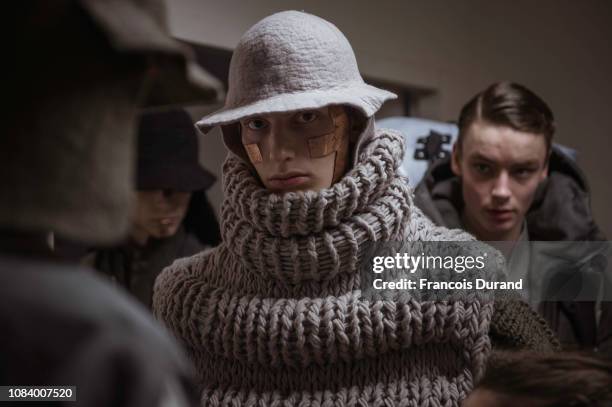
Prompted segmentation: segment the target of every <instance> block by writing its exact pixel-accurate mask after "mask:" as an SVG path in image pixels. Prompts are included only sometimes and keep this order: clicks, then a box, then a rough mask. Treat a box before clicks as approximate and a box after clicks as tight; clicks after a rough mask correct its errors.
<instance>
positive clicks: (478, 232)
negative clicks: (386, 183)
mask: <svg viewBox="0 0 612 407" xmlns="http://www.w3.org/2000/svg"><path fill="white" fill-rule="evenodd" d="M458 126H459V136H458V139H457V142H456V143H455V145H454V146H453V151H452V154H451V157H450V158H448V159H443V160H440V161H438V162H436V163H434V164H433V165H432V167H431V168H430V169H429V171H428V172H427V174H426V175H425V176H424V178H423V180H422V181H421V182H420V183H419V185H418V186H417V188H416V191H415V202H416V204H417V205H418V206H419V207H420V208H421V209H422V210H423V212H424V213H425V214H426V215H427V216H428V217H429V218H430V219H432V220H433V221H434V223H436V224H438V225H443V226H447V227H454V228H463V229H465V230H467V231H468V232H470V233H472V234H473V235H474V236H476V237H477V238H478V239H479V240H483V241H487V242H489V243H490V244H492V245H494V246H496V247H498V248H500V250H502V251H503V252H504V253H505V254H506V256H507V258H508V269H509V278H510V280H518V279H522V280H523V282H524V284H525V289H524V290H523V292H522V293H523V294H524V296H525V300H526V301H529V302H530V303H531V304H532V306H533V307H534V308H535V309H537V310H538V311H539V312H540V314H541V315H542V316H543V317H544V318H545V319H546V320H547V322H548V324H549V325H550V327H551V328H552V329H553V331H555V333H556V334H557V335H558V337H559V339H560V340H561V343H562V345H563V347H564V348H566V349H576V348H582V349H589V350H593V349H597V350H600V351H602V352H605V353H609V354H611V355H612V308H611V307H610V305H612V303H610V302H608V301H600V300H601V299H602V295H601V293H602V291H603V290H604V289H605V290H608V291H606V293H607V294H605V295H607V297H609V296H610V293H609V276H607V275H606V273H605V270H606V268H607V262H608V259H606V255H605V254H602V253H605V250H606V247H607V250H608V252H609V246H607V245H606V243H605V242H603V240H604V236H603V234H602V232H601V230H600V229H599V227H598V226H597V224H596V223H595V220H594V219H593V214H592V211H591V206H590V191H589V186H588V183H587V180H586V177H585V176H584V174H583V173H582V171H581V170H580V168H579V167H578V166H577V164H576V163H575V162H574V160H573V159H572V158H570V157H569V156H568V155H566V154H565V153H564V152H563V151H562V150H561V149H559V148H558V147H556V146H554V145H553V143H552V140H553V136H554V133H555V123H554V117H553V113H552V111H551V109H550V108H549V106H548V105H547V104H546V102H544V101H543V100H542V99H541V98H540V97H539V96H538V95H536V94H535V93H533V92H532V91H531V90H529V89H527V88H526V87H524V86H522V85H519V84H516V83H511V82H499V83H495V84H492V85H491V86H489V87H487V88H486V89H485V90H483V91H481V92H479V93H478V94H477V95H475V96H474V97H473V98H472V99H471V100H470V101H469V102H468V103H466V105H465V106H464V107H463V109H462V110H461V113H460V116H459V123H458ZM577 242H580V243H577ZM589 286H590V287H591V292H588V291H587V288H588V287H589ZM581 288H584V291H583V292H586V294H584V295H583V297H582V300H580V301H573V299H574V298H580V297H578V295H577V292H580V291H581ZM603 299H610V298H606V297H604V298H603Z"/></svg>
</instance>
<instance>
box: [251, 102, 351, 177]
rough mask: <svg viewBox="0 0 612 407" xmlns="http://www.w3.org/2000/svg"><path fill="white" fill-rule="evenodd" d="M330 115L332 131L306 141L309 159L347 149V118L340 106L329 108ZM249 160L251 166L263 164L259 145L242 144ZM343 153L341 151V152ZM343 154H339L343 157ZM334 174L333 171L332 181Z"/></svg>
mask: <svg viewBox="0 0 612 407" xmlns="http://www.w3.org/2000/svg"><path fill="white" fill-rule="evenodd" d="M330 115H331V117H332V120H333V123H334V131H332V132H330V133H327V134H324V135H322V136H317V137H311V138H309V139H308V151H309V154H310V158H320V157H325V156H327V155H330V154H332V153H335V152H337V151H341V150H343V149H344V148H348V137H347V135H346V128H348V117H347V116H346V114H344V111H343V110H342V108H341V107H340V106H332V107H330ZM244 149H245V150H246V153H247V155H248V156H249V159H250V160H251V162H252V163H253V164H258V163H261V162H263V156H262V154H261V150H260V149H259V145H258V144H257V143H251V144H244ZM342 152H343V151H342ZM344 155H345V154H340V156H342V157H344ZM334 167H335V168H334V170H335V169H336V168H344V162H341V163H338V162H336V163H335V165H334ZM335 178H336V174H335V171H334V179H335Z"/></svg>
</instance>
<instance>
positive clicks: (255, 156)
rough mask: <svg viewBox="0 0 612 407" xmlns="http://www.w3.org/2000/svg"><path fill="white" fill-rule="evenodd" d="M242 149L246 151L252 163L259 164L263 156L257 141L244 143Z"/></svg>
mask: <svg viewBox="0 0 612 407" xmlns="http://www.w3.org/2000/svg"><path fill="white" fill-rule="evenodd" d="M244 149H245V150H246V153H247V155H248V156H249V159H250V160H251V162H252V163H253V164H259V163H260V162H262V161H263V157H262V155H261V151H260V150H259V146H258V145H257V143H253V144H245V145H244Z"/></svg>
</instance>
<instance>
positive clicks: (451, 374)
mask: <svg viewBox="0 0 612 407" xmlns="http://www.w3.org/2000/svg"><path fill="white" fill-rule="evenodd" d="M369 129H370V131H372V130H371V129H372V127H369ZM365 140H367V142H366V143H365V145H364V146H363V148H362V149H361V150H360V153H359V157H358V159H357V165H356V166H355V167H354V168H353V169H352V170H351V171H349V173H348V174H347V175H346V176H345V177H344V178H343V179H342V180H340V181H339V182H338V183H337V184H334V185H333V186H332V187H331V188H329V189H325V190H322V191H320V192H313V191H307V192H300V193H287V194H284V195H277V194H273V193H271V192H269V191H267V190H265V189H264V188H263V187H262V186H261V185H260V183H259V181H258V180H257V179H256V178H255V177H254V176H253V175H252V174H251V173H250V171H249V167H248V166H247V165H246V164H245V163H244V162H242V161H241V160H240V159H238V158H237V157H235V156H233V155H230V157H229V158H228V159H227V161H226V163H225V165H224V168H223V173H224V192H225V201H224V203H223V208H222V234H223V242H224V243H223V244H221V245H220V246H218V247H217V248H215V249H213V250H211V251H208V252H204V253H201V254H198V255H196V256H194V257H191V258H188V259H182V260H178V261H176V262H175V263H174V264H173V265H172V266H170V267H169V268H167V269H165V270H164V272H163V273H162V274H161V276H160V277H159V278H158V280H157V284H156V289H155V295H154V309H155V313H156V315H157V317H158V318H160V319H161V320H163V321H164V323H165V324H166V325H167V326H168V328H169V329H170V330H171V331H173V332H174V334H175V335H176V336H177V337H179V338H181V339H182V340H183V341H184V343H185V345H186V348H187V350H188V352H189V353H190V356H191V358H192V359H193V360H194V361H195V363H196V367H197V371H198V375H199V380H200V385H201V390H202V405H205V406H209V405H210V406H220V405H236V406H255V405H257V406H268V405H296V406H297V405H299V406H319V405H332V404H333V405H338V406H353V405H362V406H365V405H406V406H425V405H427V406H442V405H444V406H456V405H459V403H460V400H462V399H463V398H464V397H465V396H466V394H467V393H468V392H469V391H470V390H471V388H472V386H473V382H474V379H475V377H476V376H478V375H479V374H480V373H481V372H482V369H483V368H484V365H485V362H486V358H487V355H488V353H489V350H490V346H491V345H490V339H489V336H488V332H489V326H490V321H491V317H492V313H493V304H492V303H491V302H487V301H476V300H474V301H437V302H436V301H430V302H419V301H416V300H414V299H410V298H408V299H405V298H404V299H403V300H397V301H394V300H379V301H373V300H368V299H366V298H363V297H362V295H361V291H360V281H359V279H360V276H359V272H358V270H357V266H358V264H359V262H360V260H361V259H362V256H363V249H364V247H365V243H367V242H385V241H398V240H399V241H406V242H413V241H429V240H448V241H461V240H472V238H471V237H470V236H469V235H468V234H466V233H463V232H459V231H450V230H448V229H445V228H440V227H435V226H433V225H432V224H431V222H430V221H429V220H428V219H427V218H425V217H424V216H423V215H422V214H421V213H420V211H419V210H418V209H417V208H416V207H415V206H413V204H412V196H411V190H410V189H409V187H408V184H407V182H406V180H405V179H403V178H401V177H400V176H399V175H398V174H397V169H398V166H399V164H400V163H401V159H402V156H403V139H402V137H401V135H397V134H394V133H389V132H386V131H377V132H376V134H375V135H374V134H370V135H369V136H366V137H365ZM493 272H495V270H494V271H493Z"/></svg>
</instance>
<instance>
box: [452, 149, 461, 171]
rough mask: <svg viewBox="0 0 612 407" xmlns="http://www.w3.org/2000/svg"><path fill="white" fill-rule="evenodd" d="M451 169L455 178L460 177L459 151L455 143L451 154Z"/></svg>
mask: <svg viewBox="0 0 612 407" xmlns="http://www.w3.org/2000/svg"><path fill="white" fill-rule="evenodd" d="M451 169H452V170H453V173H454V174H455V175H456V176H458V177H460V176H461V151H460V149H459V147H458V144H457V143H455V144H453V152H452V153H451Z"/></svg>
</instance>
